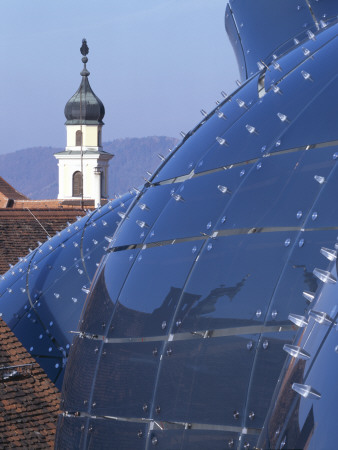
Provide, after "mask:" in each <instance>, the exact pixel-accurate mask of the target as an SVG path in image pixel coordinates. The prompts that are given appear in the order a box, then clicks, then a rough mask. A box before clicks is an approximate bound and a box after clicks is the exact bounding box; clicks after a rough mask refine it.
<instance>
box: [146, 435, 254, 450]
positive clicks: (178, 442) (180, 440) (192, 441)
mask: <svg viewBox="0 0 338 450" xmlns="http://www.w3.org/2000/svg"><path fill="white" fill-rule="evenodd" d="M154 436H156V438H157V440H158V444H157V448H158V449H161V450H162V449H163V450H168V449H174V448H180V447H181V448H184V449H186V450H205V449H207V448H208V449H212V450H224V449H227V448H236V446H237V445H238V443H239V442H238V438H239V435H238V433H235V432H232V433H231V432H222V431H217V432H215V431H207V430H203V431H201V430H168V431H166V430H165V431H160V430H156V431H155V432H154ZM256 440H257V438H256ZM245 442H246V440H245Z"/></svg>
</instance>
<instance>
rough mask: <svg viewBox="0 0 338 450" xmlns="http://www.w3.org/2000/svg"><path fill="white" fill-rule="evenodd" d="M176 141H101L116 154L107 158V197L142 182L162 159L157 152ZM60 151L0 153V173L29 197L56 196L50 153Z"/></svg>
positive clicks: (54, 163) (165, 151)
mask: <svg viewBox="0 0 338 450" xmlns="http://www.w3.org/2000/svg"><path fill="white" fill-rule="evenodd" d="M177 142H178V140H177V139H175V138H171V137H166V136H150V137H144V138H125V139H115V140H114V141H111V142H105V143H103V149H104V150H105V151H107V152H109V153H113V154H114V155H115V156H114V158H113V159H112V160H111V161H110V168H109V180H108V183H109V196H110V197H113V195H114V194H123V193H124V192H126V191H127V190H128V189H129V188H130V187H132V186H139V185H141V184H143V183H144V178H143V177H147V175H146V171H147V170H148V171H150V172H153V171H154V170H155V169H156V167H157V166H158V165H159V163H160V162H161V161H160V160H159V158H158V156H157V154H158V153H161V154H163V155H167V154H168V149H169V148H172V147H174V146H175V145H176V143H177ZM62 150H63V149H61V148H53V147H33V148H26V149H24V150H18V151H16V152H13V153H7V154H4V155H0V176H2V177H3V178H4V179H5V180H6V181H7V182H8V183H10V184H11V185H12V186H13V187H14V188H15V189H16V190H18V191H19V192H21V193H22V194H24V195H26V196H27V197H29V198H31V199H53V198H57V195H58V166H57V161H56V159H55V158H54V156H53V155H54V153H57V152H60V151H62Z"/></svg>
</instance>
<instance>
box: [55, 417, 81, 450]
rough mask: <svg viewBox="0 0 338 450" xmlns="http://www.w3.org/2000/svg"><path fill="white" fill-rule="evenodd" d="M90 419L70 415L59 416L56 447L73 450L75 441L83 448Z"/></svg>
mask: <svg viewBox="0 0 338 450" xmlns="http://www.w3.org/2000/svg"><path fill="white" fill-rule="evenodd" d="M88 421H89V419H87V418H86V417H68V416H63V415H62V416H61V415H60V416H59V418H58V425H57V433H56V437H55V448H58V449H64V450H73V449H74V442H76V443H77V445H78V447H79V448H83V446H84V444H85V440H86V432H85V430H87V429H88Z"/></svg>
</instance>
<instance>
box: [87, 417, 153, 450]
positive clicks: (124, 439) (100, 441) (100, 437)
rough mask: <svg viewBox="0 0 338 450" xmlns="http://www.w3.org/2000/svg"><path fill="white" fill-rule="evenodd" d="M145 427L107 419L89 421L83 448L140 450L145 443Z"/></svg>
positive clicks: (140, 424) (139, 424) (92, 449)
mask: <svg viewBox="0 0 338 450" xmlns="http://www.w3.org/2000/svg"><path fill="white" fill-rule="evenodd" d="M146 435H147V433H146V425H145V424H142V423H128V422H121V421H115V420H107V419H100V418H97V419H91V420H90V421H89V425H88V434H87V441H86V446H85V448H87V449H91V450H97V449H106V450H111V449H112V448H114V449H118V450H131V449H132V450H141V449H144V445H145V441H146Z"/></svg>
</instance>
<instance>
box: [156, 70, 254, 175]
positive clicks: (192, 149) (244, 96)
mask: <svg viewBox="0 0 338 450" xmlns="http://www.w3.org/2000/svg"><path fill="white" fill-rule="evenodd" d="M257 100H258V92H257V78H254V79H253V80H251V81H249V82H248V83H247V84H245V85H243V86H242V87H241V88H240V89H238V90H237V91H235V92H234V93H233V94H232V96H231V98H229V99H228V100H226V101H225V103H224V104H222V105H220V107H219V108H218V110H217V111H216V112H215V113H214V114H213V115H212V117H210V119H208V120H207V121H206V122H205V124H204V125H203V126H202V127H201V128H199V129H198V130H197V131H196V132H195V133H194V134H193V135H192V136H191V137H189V138H188V139H187V141H186V142H185V143H184V144H183V145H182V147H180V148H179V149H178V150H177V151H176V152H175V153H174V154H173V155H172V156H171V158H170V159H169V160H168V162H167V163H166V164H165V165H164V166H163V168H162V169H161V170H160V171H159V173H158V174H157V175H156V176H155V178H154V180H153V181H154V182H155V183H157V182H160V181H163V180H167V179H171V178H176V177H178V176H181V175H186V174H189V173H190V172H191V171H192V170H193V169H194V167H195V166H196V165H197V163H198V162H199V163H200V162H201V160H203V157H204V155H205V154H206V153H207V152H208V151H209V149H210V148H211V146H214V144H215V143H217V141H216V137H220V136H221V135H223V134H224V133H225V131H226V130H228V129H230V128H231V127H232V126H233V124H234V123H236V121H237V120H238V119H239V118H240V117H241V116H242V115H243V114H244V113H245V112H246V111H247V109H250V108H251V107H252V106H253V105H254V104H255V103H256V101H257ZM238 102H239V103H240V104H241V105H242V106H239V103H238ZM242 102H243V103H242ZM244 105H245V106H244ZM218 113H223V114H224V116H225V117H226V119H224V118H220V117H219V115H218ZM217 145H219V144H218V143H217ZM225 151H226V148H225ZM198 170H205V169H204V168H203V169H201V166H199V167H198Z"/></svg>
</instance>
